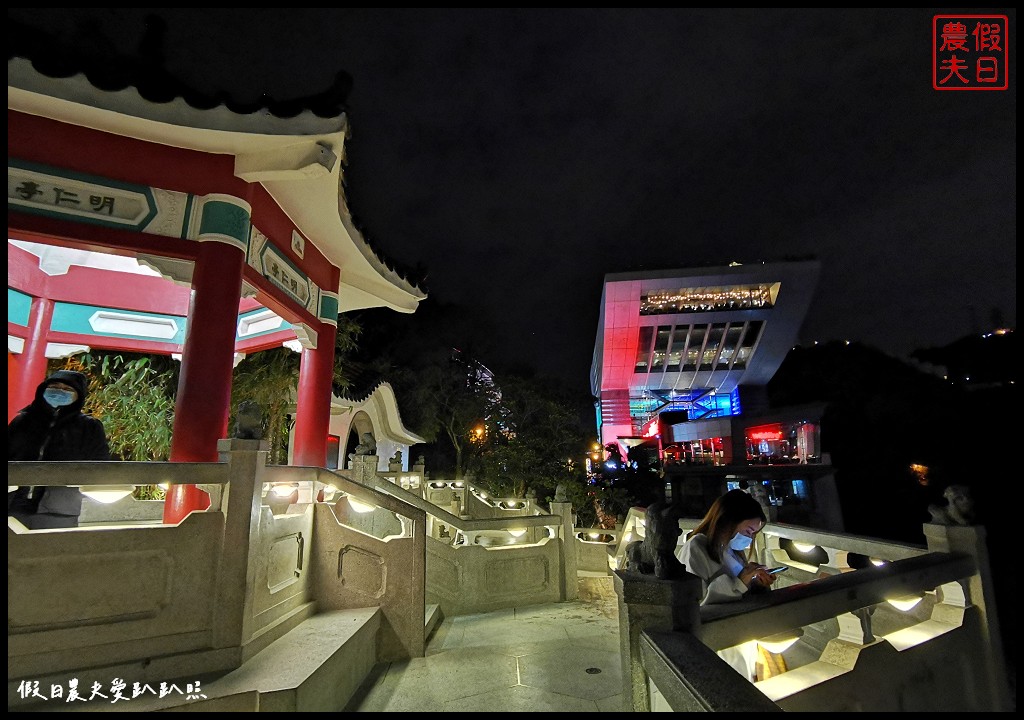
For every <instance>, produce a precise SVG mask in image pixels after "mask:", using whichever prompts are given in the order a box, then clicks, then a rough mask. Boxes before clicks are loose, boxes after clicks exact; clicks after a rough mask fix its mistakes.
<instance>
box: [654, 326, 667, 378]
mask: <svg viewBox="0 0 1024 720" xmlns="http://www.w3.org/2000/svg"><path fill="white" fill-rule="evenodd" d="M671 334H672V326H671V325H662V326H660V327H659V328H658V334H657V336H655V338H654V357H653V358H652V360H651V372H661V371H663V370H664V369H665V354H666V353H667V352H668V337H669V335H671Z"/></svg>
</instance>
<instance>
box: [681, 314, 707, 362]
mask: <svg viewBox="0 0 1024 720" xmlns="http://www.w3.org/2000/svg"><path fill="white" fill-rule="evenodd" d="M707 332H708V326H707V325H694V326H693V330H691V331H690V342H689V344H688V345H687V346H686V353H685V357H686V363H685V364H684V365H683V370H696V369H697V362H698V361H699V360H700V351H701V348H702V347H703V346H704V337H705V335H707Z"/></svg>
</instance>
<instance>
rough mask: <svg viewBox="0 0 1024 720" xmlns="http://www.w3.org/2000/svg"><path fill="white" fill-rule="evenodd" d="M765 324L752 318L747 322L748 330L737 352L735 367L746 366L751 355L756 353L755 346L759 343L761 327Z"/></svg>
mask: <svg viewBox="0 0 1024 720" xmlns="http://www.w3.org/2000/svg"><path fill="white" fill-rule="evenodd" d="M763 326H764V323H763V322H762V321H761V320H751V321H750V322H749V323H747V328H746V332H745V333H743V341H742V342H741V343H740V348H739V350H738V351H737V352H736V362H734V363H733V367H734V368H744V367H746V366H747V362H748V361H749V360H750V356H751V355H753V354H754V346H755V345H756V344H757V339H758V338H759V337H760V336H761V328H762V327H763Z"/></svg>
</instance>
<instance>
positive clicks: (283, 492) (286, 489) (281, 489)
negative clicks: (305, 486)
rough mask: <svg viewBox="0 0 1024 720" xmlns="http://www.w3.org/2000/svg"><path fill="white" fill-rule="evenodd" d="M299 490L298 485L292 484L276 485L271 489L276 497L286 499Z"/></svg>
mask: <svg viewBox="0 0 1024 720" xmlns="http://www.w3.org/2000/svg"><path fill="white" fill-rule="evenodd" d="M298 489H299V486H298V485H292V484H290V483H275V484H274V485H272V486H271V487H270V492H271V493H273V494H274V496H276V497H279V498H286V497H288V496H289V495H291V494H292V493H293V492H295V491H296V490H298Z"/></svg>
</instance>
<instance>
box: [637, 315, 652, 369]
mask: <svg viewBox="0 0 1024 720" xmlns="http://www.w3.org/2000/svg"><path fill="white" fill-rule="evenodd" d="M653 339H654V328H652V327H650V326H647V327H642V328H640V337H639V339H638V340H637V344H636V367H634V368H633V372H638V373H645V372H647V371H648V369H649V368H650V358H651V340H653Z"/></svg>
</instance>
